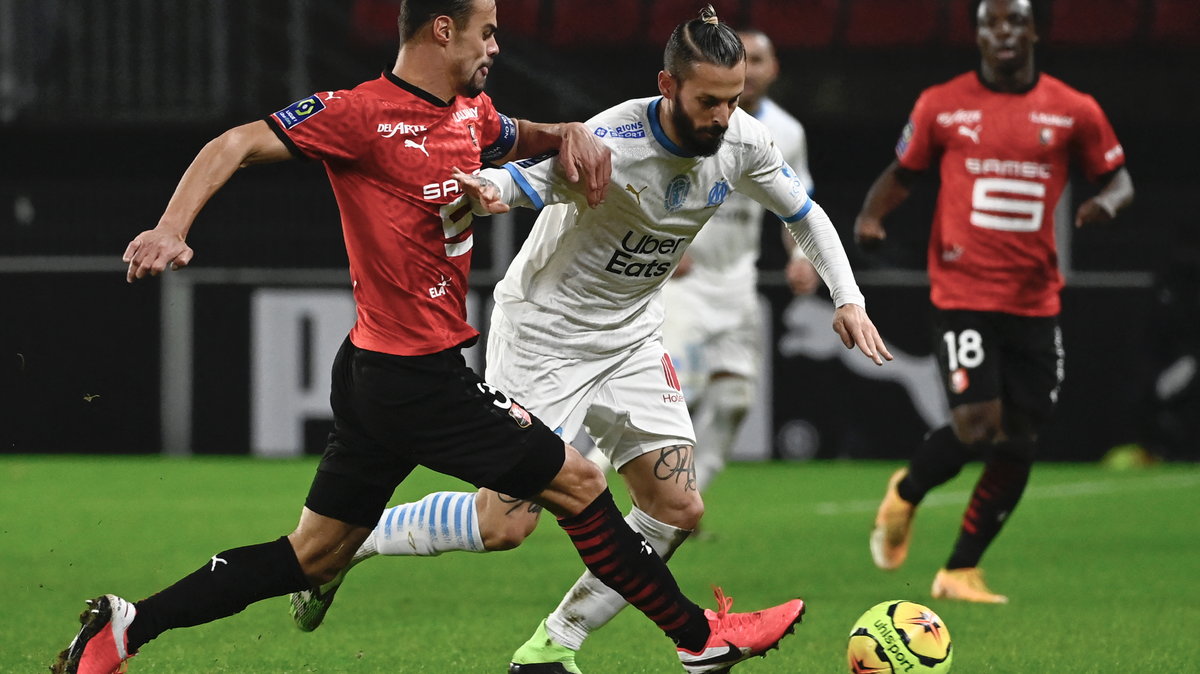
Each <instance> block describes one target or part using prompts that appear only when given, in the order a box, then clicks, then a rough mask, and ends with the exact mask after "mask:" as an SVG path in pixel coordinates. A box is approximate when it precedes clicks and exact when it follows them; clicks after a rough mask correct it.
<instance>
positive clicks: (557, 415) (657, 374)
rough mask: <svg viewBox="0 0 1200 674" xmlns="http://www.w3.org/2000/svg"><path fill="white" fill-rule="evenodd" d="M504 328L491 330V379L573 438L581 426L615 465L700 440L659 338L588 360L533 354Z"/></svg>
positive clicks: (568, 437)
mask: <svg viewBox="0 0 1200 674" xmlns="http://www.w3.org/2000/svg"><path fill="white" fill-rule="evenodd" d="M493 320H495V314H494V315H493ZM498 332H499V331H497V330H492V331H490V333H489V335H488V344H487V370H486V373H485V379H486V380H487V381H488V382H489V383H491V384H493V385H495V386H497V387H499V388H500V389H501V390H503V391H505V392H507V393H508V394H509V395H511V396H512V397H513V398H514V399H515V400H516V401H517V402H519V403H520V404H522V405H524V406H525V407H526V408H528V409H529V411H531V412H533V413H534V414H535V415H537V417H538V418H539V419H541V420H542V423H544V424H546V425H547V426H549V427H550V428H551V429H554V431H555V432H556V433H559V434H560V435H562V436H563V438H565V439H566V440H567V441H568V442H569V441H570V440H571V439H572V438H574V437H575V436H576V435H577V434H578V433H579V431H580V429H581V428H582V429H583V430H584V431H586V432H587V434H588V436H590V437H591V438H592V440H593V441H594V442H595V443H596V447H597V448H599V449H600V450H601V451H602V452H604V455H605V456H606V457H607V458H608V460H609V462H610V463H612V465H613V466H614V467H615V468H617V469H620V468H621V466H623V465H625V464H626V463H628V462H629V461H631V460H633V459H636V458H637V457H639V456H641V455H642V454H645V453H647V452H652V451H654V450H657V449H662V448H663V447H671V446H673V445H695V444H696V434H695V431H693V430H692V419H691V417H690V416H689V415H688V409H687V401H686V399H685V398H684V396H683V393H682V391H681V390H680V386H679V379H678V377H677V376H676V374H675V368H674V366H673V365H672V363H671V359H670V357H669V356H667V352H666V350H665V349H664V348H663V345H662V341H661V339H659V338H658V337H657V336H655V337H654V338H651V339H648V340H646V341H644V342H642V343H641V344H640V345H638V346H636V347H634V348H633V349H631V350H630V351H629V352H627V353H623V354H621V355H619V356H615V357H611V358H601V359H595V360H583V359H575V358H556V357H554V356H546V355H543V354H539V353H534V352H532V351H529V350H527V349H524V348H522V347H520V346H518V345H517V344H514V343H513V342H510V341H508V340H506V339H504V338H503V337H500V336H499V335H498Z"/></svg>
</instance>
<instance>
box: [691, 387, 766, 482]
mask: <svg viewBox="0 0 1200 674" xmlns="http://www.w3.org/2000/svg"><path fill="white" fill-rule="evenodd" d="M753 395H754V391H753V388H752V386H751V383H750V380H749V379H747V378H745V377H717V378H716V379H713V380H712V381H710V382H709V383H708V387H707V389H706V390H705V392H704V398H703V400H702V401H701V402H700V406H699V409H698V410H696V414H694V415H693V416H692V423H693V425H694V426H695V430H696V449H695V455H696V488H697V489H698V490H699V491H700V492H701V493H703V492H704V490H705V489H707V488H708V485H709V484H711V483H712V481H713V478H715V477H716V476H717V474H719V473H720V472H721V471H722V470H724V469H725V461H726V460H727V459H728V458H729V455H730V453H731V452H732V451H733V442H734V440H736V439H737V433H738V429H739V428H741V426H742V420H743V419H745V418H746V412H748V411H749V409H750V403H751V400H752V398H753Z"/></svg>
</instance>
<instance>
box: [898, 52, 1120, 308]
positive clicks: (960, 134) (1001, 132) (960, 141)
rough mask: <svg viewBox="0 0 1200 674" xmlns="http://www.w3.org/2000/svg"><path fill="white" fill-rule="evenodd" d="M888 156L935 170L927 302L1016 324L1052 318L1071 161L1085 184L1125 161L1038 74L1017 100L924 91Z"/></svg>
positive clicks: (1102, 127) (954, 88) (1073, 94)
mask: <svg viewBox="0 0 1200 674" xmlns="http://www.w3.org/2000/svg"><path fill="white" fill-rule="evenodd" d="M896 155H897V157H898V158H899V162H900V165H901V166H902V167H904V168H906V169H910V170H914V171H923V170H925V169H928V168H929V167H930V166H931V165H932V164H933V163H934V162H935V161H937V162H938V163H939V167H940V175H941V182H942V184H941V190H940V192H939V194H938V200H937V210H936V212H935V214H934V218H933V230H932V233H931V236H930V239H929V280H930V284H931V286H932V289H931V299H932V301H933V304H934V305H935V306H937V307H939V308H941V309H969V310H974V311H1000V312H1005V313H1011V314H1017V315H1021V316H1053V315H1056V314H1058V312H1059V290H1060V289H1061V288H1062V285H1063V280H1062V275H1061V274H1060V273H1059V270H1058V254H1057V252H1056V248H1055V241H1054V208H1055V205H1056V204H1057V203H1058V200H1059V197H1060V196H1061V195H1062V191H1063V187H1064V186H1065V185H1066V182H1067V178H1068V166H1069V163H1070V160H1071V159H1072V158H1074V159H1075V160H1077V161H1078V162H1079V163H1080V164H1081V165H1082V167H1083V169H1084V171H1085V172H1086V174H1087V176H1088V177H1089V178H1091V179H1095V178H1097V177H1099V176H1103V175H1105V174H1108V173H1110V172H1112V171H1115V170H1116V169H1118V168H1120V167H1121V166H1122V165H1123V164H1124V163H1125V155H1124V152H1123V150H1122V149H1121V145H1120V143H1119V142H1118V141H1117V137H1116V134H1115V133H1114V132H1113V129H1112V126H1111V125H1110V124H1109V122H1108V119H1107V118H1106V117H1105V115H1104V112H1103V111H1102V110H1101V109H1100V106H1099V105H1098V104H1097V103H1096V101H1095V99H1093V98H1092V97H1091V96H1088V95H1086V94H1083V93H1081V92H1079V91H1076V90H1075V89H1072V88H1071V87H1069V86H1067V85H1066V84H1065V83H1063V82H1062V81H1061V80H1058V79H1056V78H1054V77H1051V76H1049V75H1046V74H1041V75H1039V76H1038V79H1037V81H1036V82H1035V84H1034V86H1033V87H1032V88H1031V89H1029V90H1028V91H1025V92H1022V93H1001V92H997V91H993V90H991V89H988V88H987V87H986V86H984V84H983V82H982V81H981V80H980V78H979V76H978V74H977V73H974V72H971V73H965V74H963V75H959V76H958V77H956V78H954V79H952V80H950V81H949V82H945V83H943V84H940V85H937V86H934V87H930V88H929V89H926V90H925V91H924V92H922V94H921V96H920V98H919V99H918V100H917V103H916V106H915V107H914V108H913V111H912V116H911V117H910V118H909V121H908V125H907V126H905V128H904V132H903V134H901V137H900V142H899V144H898V145H897V146H896Z"/></svg>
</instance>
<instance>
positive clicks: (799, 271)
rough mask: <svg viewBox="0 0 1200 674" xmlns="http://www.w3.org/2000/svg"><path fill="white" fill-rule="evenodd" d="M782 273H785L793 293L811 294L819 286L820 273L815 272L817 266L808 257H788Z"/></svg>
mask: <svg viewBox="0 0 1200 674" xmlns="http://www.w3.org/2000/svg"><path fill="white" fill-rule="evenodd" d="M784 273H785V274H786V275H787V282H788V287H790V288H791V289H792V294H793V295H811V294H813V293H815V292H817V288H820V287H821V275H820V274H818V273H817V268H816V267H814V266H813V263H812V262H810V261H809V260H808V258H803V257H793V258H790V259H788V263H787V268H786V269H784Z"/></svg>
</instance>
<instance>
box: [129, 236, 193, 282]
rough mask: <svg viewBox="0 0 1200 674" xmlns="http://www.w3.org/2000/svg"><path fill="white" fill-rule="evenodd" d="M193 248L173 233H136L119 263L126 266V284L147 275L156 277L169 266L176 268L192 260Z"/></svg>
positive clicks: (184, 265)
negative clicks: (123, 263)
mask: <svg viewBox="0 0 1200 674" xmlns="http://www.w3.org/2000/svg"><path fill="white" fill-rule="evenodd" d="M192 255H193V253H192V248H191V246H188V245H187V243H186V242H185V241H184V240H183V237H182V236H180V235H179V234H176V233H175V232H170V231H167V230H165V229H158V228H155V229H148V230H146V231H144V232H142V233H141V234H138V235H137V236H136V237H135V238H134V239H133V241H130V242H129V245H128V246H126V247H125V254H124V255H122V256H121V261H122V262H126V263H128V264H129V269H128V270H127V271H126V272H125V281H126V282H128V283H133V282H134V281H135V280H137V279H140V278H143V277H144V276H146V274H149V275H151V276H158V275H159V274H161V273H162V272H163V271H165V270H166V269H167V268H168V267H170V268H171V269H179V268H180V267H186V266H187V265H188V263H189V262H191V261H192Z"/></svg>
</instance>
